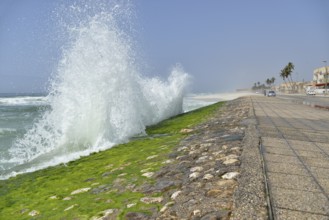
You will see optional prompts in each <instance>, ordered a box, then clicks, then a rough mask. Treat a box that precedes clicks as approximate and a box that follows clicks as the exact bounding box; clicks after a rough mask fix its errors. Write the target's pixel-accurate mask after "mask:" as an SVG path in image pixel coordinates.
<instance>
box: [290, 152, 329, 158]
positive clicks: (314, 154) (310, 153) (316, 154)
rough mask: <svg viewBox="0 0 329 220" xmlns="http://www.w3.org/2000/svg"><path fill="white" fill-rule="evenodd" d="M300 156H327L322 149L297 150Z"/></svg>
mask: <svg viewBox="0 0 329 220" xmlns="http://www.w3.org/2000/svg"><path fill="white" fill-rule="evenodd" d="M295 152H296V153H297V155H298V156H300V157H304V158H305V157H313V158H321V159H326V158H327V156H326V155H324V154H323V152H320V151H309V150H295Z"/></svg>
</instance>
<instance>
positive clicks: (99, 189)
mask: <svg viewBox="0 0 329 220" xmlns="http://www.w3.org/2000/svg"><path fill="white" fill-rule="evenodd" d="M110 189H111V185H108V184H107V185H101V186H98V187H97V188H93V189H92V190H90V193H91V194H99V193H103V192H106V191H109V190H110Z"/></svg>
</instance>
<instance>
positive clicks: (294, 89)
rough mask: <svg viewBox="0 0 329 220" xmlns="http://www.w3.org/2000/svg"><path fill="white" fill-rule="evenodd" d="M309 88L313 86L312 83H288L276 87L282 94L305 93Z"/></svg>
mask: <svg viewBox="0 0 329 220" xmlns="http://www.w3.org/2000/svg"><path fill="white" fill-rule="evenodd" d="M309 86H312V82H291V83H290V82H286V83H281V84H280V85H278V86H276V88H275V89H276V90H277V91H279V92H281V93H305V91H306V90H307V87H309Z"/></svg>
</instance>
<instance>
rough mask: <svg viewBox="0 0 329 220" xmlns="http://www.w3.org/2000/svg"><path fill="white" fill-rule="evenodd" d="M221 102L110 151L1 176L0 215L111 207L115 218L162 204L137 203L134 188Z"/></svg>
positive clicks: (86, 212) (45, 215) (66, 213)
mask: <svg viewBox="0 0 329 220" xmlns="http://www.w3.org/2000/svg"><path fill="white" fill-rule="evenodd" d="M221 105H222V103H217V104H214V105H211V106H208V107H204V108H202V109H198V110H196V111H193V112H189V113H186V114H181V115H178V116H176V117H173V118H171V119H168V120H165V121H163V122H161V123H159V124H157V125H154V126H151V127H148V128H147V130H146V132H147V134H148V135H147V136H145V137H139V138H136V139H133V140H131V141H130V142H129V143H126V144H120V145H117V146H115V147H113V148H111V149H109V150H106V151H102V152H99V153H94V154H92V155H90V156H87V157H83V158H81V159H79V160H76V161H73V162H70V163H67V164H62V165H58V166H55V167H50V168H47V169H44V170H40V171H36V172H33V173H28V174H23V175H19V176H17V177H14V178H10V179H8V180H3V181H0V219H91V218H92V217H97V216H102V215H104V213H102V212H103V211H105V210H112V211H113V210H114V211H115V212H117V213H118V214H117V216H118V218H119V219H120V218H123V216H125V215H126V213H128V212H145V213H148V212H150V210H154V209H159V208H161V207H159V205H158V203H150V204H148V203H144V202H141V198H143V197H145V196H146V195H144V194H143V193H140V192H138V190H136V189H138V187H139V186H141V185H143V184H145V183H146V182H148V183H151V184H152V182H153V181H154V180H152V178H148V177H146V176H143V174H145V173H151V172H155V171H157V170H159V169H160V168H161V167H162V166H163V165H164V162H165V161H166V160H167V159H168V154H170V152H171V151H172V150H173V148H174V147H175V146H177V145H178V143H179V142H180V140H182V139H183V138H184V137H185V136H186V134H184V133H182V132H180V131H181V130H182V129H185V128H192V127H194V126H196V125H198V124H200V123H201V122H203V121H205V120H207V118H209V117H211V115H213V114H214V113H215V111H216V110H217V109H218V108H220V107H221ZM77 190H80V191H77ZM147 196H151V197H157V196H161V195H159V194H154V195H147Z"/></svg>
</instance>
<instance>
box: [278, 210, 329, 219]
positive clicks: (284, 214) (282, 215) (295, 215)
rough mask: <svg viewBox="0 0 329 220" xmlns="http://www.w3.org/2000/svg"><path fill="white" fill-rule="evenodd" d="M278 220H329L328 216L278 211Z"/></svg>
mask: <svg viewBox="0 0 329 220" xmlns="http://www.w3.org/2000/svg"><path fill="white" fill-rule="evenodd" d="M276 217H277V220H328V219H329V216H328V215H317V214H313V213H308V212H300V211H293V210H288V209H276Z"/></svg>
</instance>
